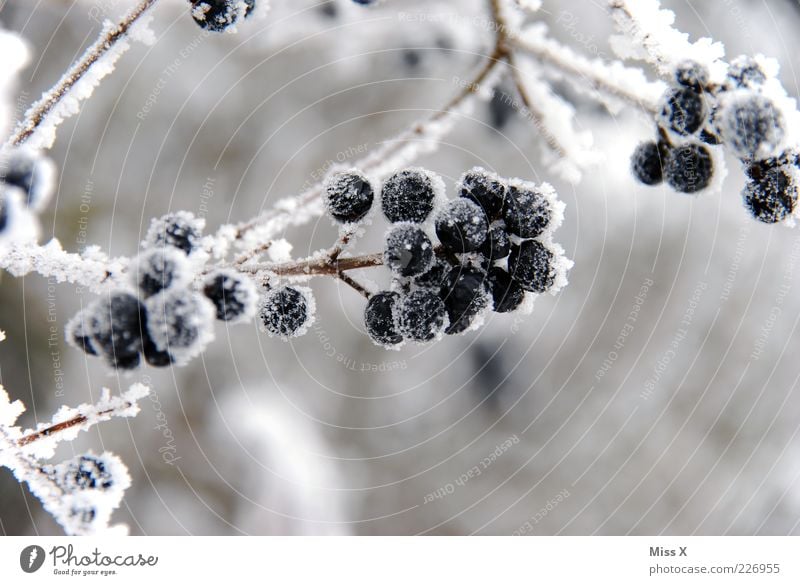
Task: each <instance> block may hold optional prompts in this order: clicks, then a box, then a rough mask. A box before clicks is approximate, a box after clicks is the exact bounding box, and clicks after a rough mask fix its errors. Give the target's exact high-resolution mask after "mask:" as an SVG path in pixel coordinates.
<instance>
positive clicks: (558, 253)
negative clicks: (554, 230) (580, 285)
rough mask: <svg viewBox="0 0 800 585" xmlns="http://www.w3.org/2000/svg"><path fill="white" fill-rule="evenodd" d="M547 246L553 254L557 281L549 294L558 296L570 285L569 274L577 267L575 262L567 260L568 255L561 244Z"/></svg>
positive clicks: (549, 243) (548, 243) (546, 243)
mask: <svg viewBox="0 0 800 585" xmlns="http://www.w3.org/2000/svg"><path fill="white" fill-rule="evenodd" d="M545 246H546V247H547V249H548V250H550V252H552V253H553V257H554V259H553V271H554V272H555V280H554V281H553V286H551V287H550V288H549V289H548V290H547V292H548V293H550V294H551V295H553V296H555V295H557V294H558V293H559V292H560V291H561V289H562V288H564V287H565V286H567V285H568V284H569V280H567V273H568V272H569V271H570V270H571V269H572V267H573V266H575V262H573V261H572V260H570V259H569V258H567V253H566V252H565V251H564V248H563V247H562V246H561V244H557V243H555V242H545Z"/></svg>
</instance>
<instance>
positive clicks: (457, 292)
mask: <svg viewBox="0 0 800 585" xmlns="http://www.w3.org/2000/svg"><path fill="white" fill-rule="evenodd" d="M489 295H490V292H489V280H488V276H487V274H486V273H485V272H484V271H483V270H479V269H478V268H474V267H472V266H456V267H455V268H453V269H452V270H451V271H450V272H449V273H448V274H447V278H445V281H444V283H442V288H441V290H440V292H439V296H440V297H441V298H442V300H443V301H444V305H445V307H446V308H447V316H448V318H449V320H450V324H449V325H448V327H447V329H446V330H445V333H447V334H448V335H455V334H457V333H461V332H463V331H466V330H467V329H468V328H470V326H472V325H473V324H474V322H475V318H476V317H477V316H478V315H480V314H481V313H482V312H483V311H484V310H485V309H486V308H487V307H488V306H489V301H490V298H491V297H490V296H489Z"/></svg>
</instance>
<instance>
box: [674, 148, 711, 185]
mask: <svg viewBox="0 0 800 585" xmlns="http://www.w3.org/2000/svg"><path fill="white" fill-rule="evenodd" d="M713 173H714V161H713V160H712V158H711V153H710V152H709V151H708V149H707V148H706V147H705V146H703V145H702V144H694V143H690V144H684V145H683V146H679V147H678V148H674V149H673V150H672V151H671V152H670V156H669V158H668V159H667V166H666V167H665V168H664V177H665V178H666V180H667V183H669V186H670V187H672V188H673V189H675V190H676V191H678V192H680V193H696V192H697V191H702V190H703V189H705V188H706V187H708V184H709V183H710V182H711V177H712V175H713Z"/></svg>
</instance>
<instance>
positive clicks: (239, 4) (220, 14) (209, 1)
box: [189, 0, 256, 32]
mask: <svg viewBox="0 0 800 585" xmlns="http://www.w3.org/2000/svg"><path fill="white" fill-rule="evenodd" d="M189 3H190V4H191V6H192V18H193V19H194V21H195V22H196V23H197V24H198V25H199V26H201V27H202V28H204V29H206V30H210V31H213V32H222V31H225V30H229V29H230V27H231V26H233V25H234V24H236V22H237V21H238V20H239V19H240V18H247V17H248V16H250V14H251V13H252V12H253V9H254V8H255V6H256V0H189Z"/></svg>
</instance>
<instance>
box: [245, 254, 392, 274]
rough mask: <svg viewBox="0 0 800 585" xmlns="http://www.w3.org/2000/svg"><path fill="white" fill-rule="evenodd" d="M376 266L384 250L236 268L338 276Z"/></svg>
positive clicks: (255, 271) (379, 264)
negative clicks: (342, 256)
mask: <svg viewBox="0 0 800 585" xmlns="http://www.w3.org/2000/svg"><path fill="white" fill-rule="evenodd" d="M375 266H383V253H382V252H376V253H375V254H365V255H362V256H353V257H350V258H337V259H335V260H331V258H330V256H329V255H327V254H326V255H323V256H310V257H308V258H302V259H300V260H292V261H291V262H283V263H280V264H273V263H262V264H248V265H246V266H238V267H236V269H237V270H239V271H240V272H246V273H250V274H257V273H260V272H268V273H271V274H274V275H276V276H333V277H337V278H338V276H339V274H340V273H342V272H348V271H350V270H360V269H362V268H373V267H375Z"/></svg>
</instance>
